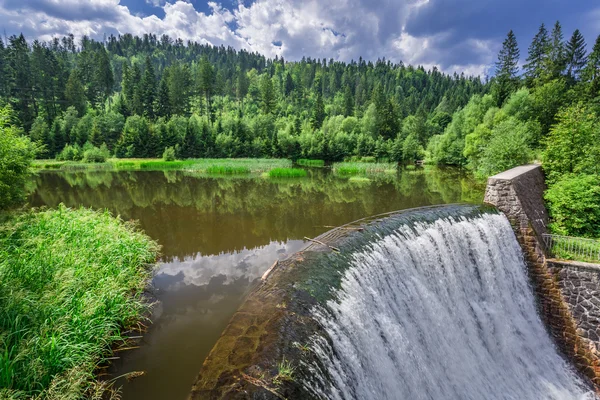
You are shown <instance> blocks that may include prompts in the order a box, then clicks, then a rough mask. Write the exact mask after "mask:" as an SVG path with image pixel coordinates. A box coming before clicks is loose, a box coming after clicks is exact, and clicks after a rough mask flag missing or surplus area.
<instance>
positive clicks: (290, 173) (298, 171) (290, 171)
mask: <svg viewBox="0 0 600 400" xmlns="http://www.w3.org/2000/svg"><path fill="white" fill-rule="evenodd" d="M305 176H306V171H305V170H303V169H302V168H273V169H272V170H270V171H269V177H271V178H302V177H305Z"/></svg>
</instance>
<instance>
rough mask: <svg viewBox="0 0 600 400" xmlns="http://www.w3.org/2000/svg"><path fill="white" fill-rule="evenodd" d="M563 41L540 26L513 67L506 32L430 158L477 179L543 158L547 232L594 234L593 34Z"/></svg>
mask: <svg viewBox="0 0 600 400" xmlns="http://www.w3.org/2000/svg"><path fill="white" fill-rule="evenodd" d="M589 47H590V51H589V52H588V51H587V46H586V43H585V39H584V37H583V35H582V34H581V32H580V31H579V30H575V31H574V32H573V34H572V35H571V36H570V38H569V39H568V40H565V38H564V34H563V32H562V27H561V25H560V23H559V22H556V23H555V24H554V26H553V28H552V29H551V31H548V30H547V28H546V26H545V25H543V24H542V25H541V26H540V27H539V30H538V32H537V34H536V35H535V37H534V38H533V40H532V42H531V44H530V45H529V47H528V51H527V57H526V63H525V64H524V65H523V68H522V69H521V68H520V67H519V59H520V50H519V47H518V44H517V39H516V37H515V34H514V33H513V32H512V31H510V32H509V33H508V35H507V37H506V40H505V41H504V43H503V46H502V50H501V51H500V52H499V54H498V61H497V63H496V75H495V77H494V79H493V81H492V82H491V85H490V91H489V93H486V94H483V95H481V94H475V95H474V96H473V97H472V98H471V99H470V100H469V102H468V104H467V105H466V106H465V107H463V108H461V109H459V110H458V111H456V112H455V113H454V115H453V116H452V121H451V123H450V124H449V125H448V126H447V128H446V129H445V131H444V133H443V134H442V135H439V136H435V137H432V138H431V140H430V141H429V143H428V148H427V154H428V157H429V160H430V161H431V162H433V163H436V164H452V165H460V166H466V167H468V168H470V169H471V170H473V171H474V172H475V173H476V174H477V175H479V176H481V177H487V176H489V175H492V174H495V173H497V172H500V171H502V170H505V169H508V168H512V167H514V166H516V165H519V164H524V163H527V162H531V161H533V160H538V161H542V166H543V168H544V171H545V173H546V177H547V182H548V184H549V190H548V192H547V193H546V200H547V202H548V206H549V209H550V213H551V216H552V219H553V226H552V228H553V230H554V232H557V233H560V234H566V235H574V236H591V237H600V228H599V227H600V168H599V167H598V160H600V117H599V115H600V36H598V37H597V38H596V40H595V42H594V43H593V44H592V45H590V46H589Z"/></svg>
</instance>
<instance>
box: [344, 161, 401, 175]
mask: <svg viewBox="0 0 600 400" xmlns="http://www.w3.org/2000/svg"><path fill="white" fill-rule="evenodd" d="M396 169H397V167H396V164H392V163H371V162H368V163H363V162H340V163H335V164H333V172H334V173H335V174H337V175H340V176H353V175H366V174H377V173H394V172H396Z"/></svg>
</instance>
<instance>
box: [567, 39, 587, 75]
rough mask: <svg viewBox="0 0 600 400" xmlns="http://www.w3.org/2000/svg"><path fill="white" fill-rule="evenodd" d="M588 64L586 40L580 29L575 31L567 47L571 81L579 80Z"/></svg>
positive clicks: (568, 70)
mask: <svg viewBox="0 0 600 400" xmlns="http://www.w3.org/2000/svg"><path fill="white" fill-rule="evenodd" d="M586 62H587V59H586V56H585V39H584V38H583V35H582V34H581V32H579V29H575V32H573V35H572V36H571V39H570V40H569V42H568V43H567V47H566V63H567V76H568V77H569V78H571V79H575V80H577V79H579V73H580V72H581V70H582V69H583V67H585V64H586Z"/></svg>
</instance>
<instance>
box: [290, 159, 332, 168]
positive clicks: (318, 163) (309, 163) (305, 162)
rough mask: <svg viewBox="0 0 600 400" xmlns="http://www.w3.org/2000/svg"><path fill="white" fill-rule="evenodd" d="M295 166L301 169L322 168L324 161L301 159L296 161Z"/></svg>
mask: <svg viewBox="0 0 600 400" xmlns="http://www.w3.org/2000/svg"><path fill="white" fill-rule="evenodd" d="M296 164H298V165H302V166H303V167H316V168H322V167H324V166H325V161H324V160H309V159H306V158H301V159H299V160H298V161H296Z"/></svg>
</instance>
